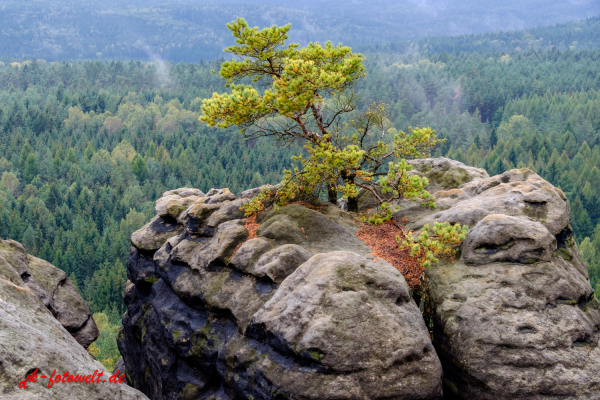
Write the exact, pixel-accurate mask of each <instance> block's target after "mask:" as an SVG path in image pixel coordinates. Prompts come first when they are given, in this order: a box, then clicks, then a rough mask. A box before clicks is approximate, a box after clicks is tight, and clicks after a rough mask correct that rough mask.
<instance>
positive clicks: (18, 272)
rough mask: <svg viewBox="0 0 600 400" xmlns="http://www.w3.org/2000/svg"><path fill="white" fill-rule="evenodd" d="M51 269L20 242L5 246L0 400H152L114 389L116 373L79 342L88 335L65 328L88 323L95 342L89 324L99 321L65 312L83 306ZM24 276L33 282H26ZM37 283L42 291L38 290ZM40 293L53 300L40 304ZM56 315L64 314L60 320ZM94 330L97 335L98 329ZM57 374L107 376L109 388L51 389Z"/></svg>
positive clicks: (1, 252) (0, 260)
mask: <svg viewBox="0 0 600 400" xmlns="http://www.w3.org/2000/svg"><path fill="white" fill-rule="evenodd" d="M46 264H47V263H45V262H42V261H41V260H39V259H36V258H35V257H31V256H29V257H28V256H27V253H25V251H24V249H23V247H22V246H20V245H19V244H18V243H17V242H13V241H0V393H1V395H0V397H1V398H2V399H7V400H29V399H31V400H34V399H36V400H37V399H57V400H81V399H89V400H94V399H97V400H104V399H140V400H141V399H146V398H147V397H146V396H145V395H143V394H142V393H140V392H139V391H137V390H135V389H133V388H131V387H129V386H127V385H125V384H114V383H108V377H109V376H110V372H109V371H107V370H106V369H105V368H104V366H102V364H100V363H99V362H97V361H95V360H94V359H93V358H92V356H91V355H90V354H89V353H88V352H87V351H86V350H85V349H84V348H83V347H82V346H80V344H79V343H78V342H77V341H76V340H75V338H74V337H73V336H75V335H80V336H81V335H83V333H82V329H81V328H80V329H79V330H78V331H77V332H75V335H73V333H70V332H68V331H67V329H65V327H64V326H63V325H62V324H67V325H71V326H76V325H79V324H80V322H81V320H83V323H84V328H83V329H85V330H87V331H88V332H87V335H88V336H89V335H90V332H89V330H90V326H91V325H90V322H89V321H92V323H93V320H92V319H91V318H89V319H87V320H86V319H85V318H80V317H81V316H82V315H84V314H82V313H81V310H80V309H78V307H77V306H75V307H74V308H73V310H68V309H65V308H64V307H63V305H64V304H71V303H72V302H73V301H77V300H74V299H73V297H74V296H73V293H72V289H73V288H70V287H69V286H68V285H65V284H64V282H69V281H68V280H67V281H65V279H66V277H63V276H62V275H61V274H60V273H58V272H57V271H56V268H54V267H52V266H51V265H50V264H47V265H46ZM50 267H52V268H50ZM27 274H30V275H29V276H28V275H27ZM22 275H25V276H26V277H27V279H28V282H24V280H23V278H22ZM63 278H64V279H63ZM34 280H35V281H36V282H37V284H36V285H33V284H32V282H33V281H34ZM61 282H62V283H61ZM49 289H52V291H48V290H49ZM39 291H44V292H45V293H46V295H47V296H46V297H44V298H43V299H40V298H39V297H38V296H39V293H40V292H39ZM50 309H54V310H58V311H57V313H58V319H57V318H55V317H54V316H53V313H51V312H50ZM86 311H87V307H86ZM88 314H89V313H88ZM85 315H87V314H85ZM61 320H62V321H61ZM59 321H60V322H59ZM86 321H87V322H86ZM61 323H62V324H61ZM93 327H94V329H95V325H93ZM72 335H73V336H72ZM95 335H96V336H97V330H96V333H95ZM92 336H94V334H92ZM94 338H95V336H94ZM87 340H88V339H86V341H87ZM35 369H38V373H37V375H38V378H39V379H38V381H37V382H35V383H33V382H30V383H29V387H28V388H27V389H20V388H19V382H21V381H23V380H24V379H25V378H26V377H27V375H29V374H30V373H32V372H33V371H34V370H35ZM54 370H56V371H57V372H59V373H64V372H67V371H69V372H70V373H72V374H74V375H76V374H80V375H89V374H93V373H94V371H96V370H98V371H102V372H103V377H102V379H104V378H106V382H104V383H85V382H83V383H74V382H70V383H55V384H54V386H52V388H48V381H49V379H48V378H41V376H42V375H45V376H47V377H50V376H51V375H52V372H53V371H54Z"/></svg>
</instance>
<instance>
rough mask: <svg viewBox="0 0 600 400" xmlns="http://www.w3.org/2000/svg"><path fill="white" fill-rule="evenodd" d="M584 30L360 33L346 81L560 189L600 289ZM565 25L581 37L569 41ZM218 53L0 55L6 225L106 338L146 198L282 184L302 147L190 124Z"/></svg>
mask: <svg viewBox="0 0 600 400" xmlns="http://www.w3.org/2000/svg"><path fill="white" fill-rule="evenodd" d="M577 28H579V30H577ZM584 28H585V29H583V28H581V27H580V26H579V25H577V26H576V25H574V23H569V24H565V25H560V26H557V27H552V28H543V29H544V30H545V31H544V32H546V33H547V34H546V37H547V38H550V37H551V38H552V39H551V41H552V43H557V44H558V43H563V45H562V46H558V45H557V46H553V45H552V44H551V43H550V42H549V41H546V42H543V43H540V45H539V46H523V47H519V48H518V49H517V48H515V47H514V46H512V45H508V44H507V43H513V42H514V40H513V39H511V37H510V35H513V36H514V37H520V38H525V39H527V36H526V33H519V32H513V33H511V34H510V35H508V36H507V35H504V36H502V35H503V34H501V33H495V34H484V35H480V36H478V38H479V45H473V44H472V43H473V38H472V37H471V36H458V37H452V38H442V37H439V38H435V39H433V38H429V39H421V41H420V42H412V43H411V44H410V46H412V50H411V51H406V49H407V48H408V47H410V46H408V47H407V45H405V44H402V45H400V44H397V45H394V44H389V45H381V46H365V47H364V49H363V50H364V51H365V59H366V62H365V65H366V68H367V71H368V75H367V77H365V78H364V79H362V80H361V81H360V83H359V84H358V86H357V87H356V94H357V95H358V97H359V99H360V100H359V103H358V108H359V109H365V108H366V107H368V105H369V104H372V103H373V102H384V103H386V105H387V106H386V107H387V111H388V118H389V120H390V121H391V122H392V124H393V126H394V129H396V130H404V131H407V130H408V127H409V126H413V127H423V126H431V127H432V128H434V129H435V130H436V132H437V134H438V136H439V137H441V138H445V139H447V140H446V141H445V142H444V143H443V144H442V145H440V146H439V147H438V148H436V149H435V152H434V156H447V157H450V158H453V159H456V160H459V161H462V162H464V163H466V164H468V165H472V166H478V167H481V168H485V169H486V170H487V171H488V172H489V173H490V175H495V174H500V173H502V172H503V171H505V170H508V169H511V168H521V167H526V168H530V169H532V170H534V171H535V172H537V173H538V174H539V175H541V176H542V177H543V178H545V179H546V180H548V181H549V182H551V183H552V184H554V185H556V186H558V187H560V188H561V189H562V190H563V191H564V192H565V194H566V195H567V197H568V199H569V201H570V205H571V209H572V220H571V225H572V227H573V230H574V234H575V237H576V240H577V242H578V244H579V247H580V250H581V253H582V255H583V257H584V259H585V261H586V262H587V263H588V266H589V270H590V279H591V282H592V286H593V287H596V289H597V292H598V291H600V263H599V262H598V257H597V254H600V138H599V135H600V49H598V48H597V47H598V46H597V43H598V40H597V39H598V35H599V33H600V24H599V23H598V19H597V18H596V19H590V20H588V21H586V22H585V23H584ZM540 29H541V28H540ZM573 34H575V35H579V36H578V38H580V40H579V42H580V43H587V44H586V45H585V46H579V48H578V47H577V46H575V48H570V46H569V44H570V43H572V42H573ZM519 35H520V36H519ZM501 38H504V39H503V40H500V39H501ZM511 40H512V41H513V42H511ZM465 43H471V45H469V46H467V45H466V44H465ZM513 44H514V43H513ZM564 44H566V45H564ZM593 44H595V45H593ZM419 45H420V46H421V48H422V47H424V46H425V47H426V51H421V52H417V51H414V50H415V49H416V48H417V46H419ZM571 47H572V46H571ZM222 62H223V59H221V60H212V61H201V60H199V61H197V62H193V63H192V62H179V63H173V62H164V61H154V62H147V61H133V60H132V61H129V60H78V61H54V62H47V61H45V60H42V59H20V60H18V59H11V60H7V61H6V62H3V63H0V176H1V179H0V237H1V238H5V239H15V240H17V241H20V242H21V243H23V245H24V246H25V247H26V249H27V251H28V252H29V253H31V254H33V255H35V256H37V257H40V258H43V259H45V260H48V261H49V262H51V263H52V264H54V265H55V266H57V267H59V268H61V269H63V270H64V271H65V272H66V273H67V274H68V275H69V276H70V278H71V279H72V280H73V281H74V282H75V283H76V285H77V286H78V288H79V290H80V292H81V293H82V295H83V297H84V298H85V299H86V300H87V301H88V303H89V306H90V310H91V311H92V313H103V314H105V315H106V316H107V317H108V320H107V321H104V320H102V321H103V323H102V326H107V327H106V332H109V333H107V334H106V335H110V337H111V338H114V336H115V335H116V331H115V330H114V329H113V328H111V326H110V325H111V324H112V325H118V324H119V323H120V315H121V314H122V313H123V312H124V310H125V306H124V304H123V302H122V300H121V292H122V289H123V284H124V282H125V281H126V280H127V277H126V271H125V263H126V258H127V255H128V252H129V246H130V245H129V237H130V235H131V233H132V232H133V231H135V230H137V229H139V228H140V227H141V226H142V225H144V223H145V222H147V221H148V220H149V219H150V218H152V217H153V216H154V201H155V199H156V198H158V197H160V195H161V194H162V193H163V192H164V191H166V190H170V189H174V188H178V187H184V186H187V187H195V188H199V189H201V190H203V191H207V190H209V189H210V188H213V187H228V188H230V189H231V190H232V191H233V192H235V193H239V192H241V191H242V190H245V189H248V188H251V187H256V186H260V185H262V184H265V183H276V182H278V181H279V179H280V178H281V176H282V171H283V170H284V169H285V168H288V167H289V166H290V164H291V162H292V161H291V156H292V155H293V154H297V153H298V152H300V151H301V147H299V146H298V147H295V146H294V145H292V146H291V147H285V148H278V147H277V145H276V144H275V143H273V142H271V141H268V140H251V141H243V140H242V139H241V137H240V135H239V133H238V132H237V131H236V130H235V129H228V130H218V129H213V128H209V127H208V126H206V125H204V124H202V123H201V122H199V120H198V117H199V115H200V106H201V104H202V99H204V98H208V97H210V96H211V95H212V93H213V92H223V91H225V90H226V88H225V86H224V82H223V81H221V80H220V79H219V77H218V76H217V75H216V74H214V73H213V72H212V71H214V70H218V69H219V66H220V63H222ZM111 329H112V330H111ZM103 335H104V331H103ZM111 340H112V341H111ZM105 342H106V343H107V344H106V345H99V347H101V346H104V347H103V348H102V349H100V350H101V351H104V352H105V353H107V354H108V353H111V352H112V353H111V356H112V357H114V356H115V354H114V352H115V351H117V353H118V350H116V346H114V340H113V339H110V338H109V339H106V340H105ZM101 343H102V342H101ZM111 346H112V347H111ZM107 354H105V357H108V355H107ZM101 357H102V356H101Z"/></svg>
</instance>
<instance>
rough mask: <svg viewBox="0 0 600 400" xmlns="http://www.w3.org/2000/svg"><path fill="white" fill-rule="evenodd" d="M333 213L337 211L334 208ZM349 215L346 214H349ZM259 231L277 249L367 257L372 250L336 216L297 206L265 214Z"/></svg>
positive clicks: (260, 217)
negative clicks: (288, 247)
mask: <svg viewBox="0 0 600 400" xmlns="http://www.w3.org/2000/svg"><path fill="white" fill-rule="evenodd" d="M331 209H337V211H338V212H341V211H340V210H339V209H338V208H337V207H336V206H334V205H331ZM346 214H347V213H346ZM257 222H258V223H260V224H261V225H260V227H259V228H258V230H257V231H256V234H257V235H258V236H259V237H262V238H264V239H266V240H268V241H269V242H271V243H273V244H274V245H277V246H279V245H282V244H297V245H299V246H302V247H304V248H305V249H307V250H309V251H312V252H313V253H320V252H330V251H335V250H347V249H352V251H354V252H356V253H358V254H361V255H366V254H369V253H371V249H370V248H369V247H367V246H366V245H365V243H364V242H363V241H362V240H360V239H358V238H357V237H356V231H355V230H353V229H351V228H350V227H348V226H347V225H343V224H341V223H339V221H338V222H336V221H335V218H334V216H332V215H328V214H324V213H321V212H318V211H315V210H311V209H309V208H306V207H303V206H301V205H298V204H290V205H287V206H285V207H281V208H280V209H279V210H277V211H271V212H268V213H263V214H261V215H259V217H258V218H257Z"/></svg>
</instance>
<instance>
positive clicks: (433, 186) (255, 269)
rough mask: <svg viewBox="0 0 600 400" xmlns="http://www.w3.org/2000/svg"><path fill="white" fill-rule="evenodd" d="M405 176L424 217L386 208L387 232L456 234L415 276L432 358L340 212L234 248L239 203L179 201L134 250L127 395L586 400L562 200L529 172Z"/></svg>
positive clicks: (592, 332)
mask: <svg viewBox="0 0 600 400" xmlns="http://www.w3.org/2000/svg"><path fill="white" fill-rule="evenodd" d="M411 164H412V165H413V167H414V170H413V171H412V173H413V174H418V175H422V176H426V177H427V178H428V179H429V181H430V184H429V186H428V189H429V190H430V192H431V193H433V196H434V197H435V199H436V203H437V208H435V209H431V208H424V207H421V206H420V205H418V204H416V203H413V202H401V203H400V205H401V206H402V208H401V210H399V211H398V212H397V213H395V214H394V218H396V219H397V220H398V221H401V222H402V223H403V224H404V225H406V226H407V227H408V228H409V229H413V230H417V231H419V230H421V229H422V228H423V226H424V225H425V224H432V223H434V222H445V221H448V222H451V223H460V224H466V225H468V226H469V227H470V229H469V232H468V235H467V237H466V239H465V241H464V243H463V244H462V246H461V255H460V258H459V259H458V260H456V261H455V262H451V261H449V260H442V261H441V262H440V263H438V264H437V265H435V266H433V267H432V268H431V269H430V270H428V271H427V275H428V280H429V285H430V295H431V299H432V303H433V314H432V323H433V347H432V345H431V342H430V341H429V335H428V332H427V329H426V326H425V323H424V321H423V318H422V316H421V315H420V313H419V311H418V309H417V307H416V305H415V304H414V302H413V301H412V300H411V298H410V295H409V290H408V287H407V285H406V282H405V281H404V279H403V278H402V277H401V275H400V274H399V273H398V272H397V270H396V269H395V268H393V267H392V266H390V265H389V264H387V263H386V262H383V261H381V260H378V259H375V258H374V257H373V256H372V255H371V254H370V253H371V249H369V248H368V247H366V245H365V244H364V243H363V242H361V241H360V240H358V239H357V238H356V235H355V234H356V230H357V225H356V221H355V220H354V219H353V217H352V216H351V214H349V213H347V212H344V211H342V210H341V209H340V208H339V207H336V206H333V205H331V204H321V205H320V207H319V208H320V209H319V210H318V211H317V210H313V209H309V208H306V207H303V206H300V205H297V204H293V205H289V206H286V207H283V208H281V209H279V210H278V211H270V212H266V213H263V214H261V215H259V216H258V218H257V219H256V223H258V224H260V226H259V228H258V229H257V230H256V232H255V235H253V236H252V238H250V239H249V234H250V231H249V230H248V229H247V227H246V225H245V221H244V220H243V214H242V213H241V212H240V210H239V207H240V205H241V204H242V203H243V201H244V200H243V199H236V198H235V196H233V195H232V194H231V193H230V192H229V191H228V190H226V189H222V190H214V189H213V190H211V191H210V192H209V193H207V194H206V195H204V194H200V193H198V192H196V191H193V190H191V189H179V190H177V191H172V192H168V193H165V196H164V197H163V198H162V199H159V200H158V201H157V207H156V210H157V217H156V218H154V219H153V220H152V221H150V222H149V223H148V224H147V225H146V226H145V227H143V228H142V229H140V230H139V231H138V232H136V233H134V234H133V236H132V244H133V247H132V248H131V253H130V258H129V262H128V277H129V280H130V281H129V282H128V283H127V286H126V289H125V293H124V298H125V302H126V303H127V304H128V311H127V314H126V315H125V317H124V320H123V330H122V332H121V334H120V338H119V348H120V350H121V352H122V354H123V357H124V361H123V363H124V365H125V366H126V368H127V372H128V376H129V379H130V380H131V383H132V384H133V385H134V386H135V387H137V388H140V389H141V390H143V391H144V392H145V393H147V394H148V395H149V397H150V398H152V399H170V398H181V399H214V400H216V399H222V400H225V399H232V400H233V399H246V398H253V399H428V398H441V396H442V390H441V386H442V385H443V387H444V396H445V397H444V398H446V399H455V398H456V399H484V400H486V399H494V400H496V399H540V400H541V399H597V398H600V349H599V339H600V330H599V329H598V327H600V304H599V303H598V301H597V300H596V299H595V297H594V293H593V290H592V288H591V286H590V283H589V279H588V276H587V269H586V267H585V265H584V264H583V263H582V261H581V257H580V256H579V252H578V250H577V247H576V245H575V243H574V240H573V238H572V232H571V228H570V226H569V218H570V209H569V205H568V202H567V199H566V197H565V195H564V194H563V193H562V192H561V191H560V190H559V189H557V188H555V187H554V186H552V185H550V184H549V183H548V182H546V181H545V180H543V179H542V178H541V177H539V176H538V175H536V174H535V173H533V172H532V171H530V170H527V169H518V170H512V171H508V172H506V173H504V174H501V175H498V176H494V177H489V176H488V174H487V173H486V172H485V171H484V170H482V169H478V168H472V167H467V166H465V165H464V164H462V163H460V162H457V161H453V160H449V159H445V158H438V159H425V160H415V161H411ZM257 193H258V190H256V189H252V190H249V191H247V192H245V194H244V196H243V198H250V197H252V196H255V195H256V194H257ZM373 206H374V203H373V198H372V196H371V195H370V194H369V193H361V195H360V199H359V208H360V209H361V210H363V211H364V210H368V209H370V208H372V207H373ZM340 207H343V202H342V203H341V204H340ZM255 227H256V226H253V228H255ZM251 231H252V233H254V230H253V229H251ZM440 361H441V366H440ZM442 368H443V381H441V376H442ZM441 382H443V383H441Z"/></svg>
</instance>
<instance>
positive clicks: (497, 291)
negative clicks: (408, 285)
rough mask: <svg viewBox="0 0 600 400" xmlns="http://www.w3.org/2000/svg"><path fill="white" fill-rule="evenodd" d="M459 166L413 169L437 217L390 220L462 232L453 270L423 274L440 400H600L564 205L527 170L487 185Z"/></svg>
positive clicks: (597, 316)
mask: <svg viewBox="0 0 600 400" xmlns="http://www.w3.org/2000/svg"><path fill="white" fill-rule="evenodd" d="M459 164H460V163H457V162H455V161H453V162H450V161H448V160H447V159H428V160H420V162H419V163H417V164H413V165H414V166H415V168H416V169H417V171H418V173H422V174H424V175H426V176H428V177H429V179H430V181H431V185H430V189H431V188H433V189H431V191H435V190H437V191H436V192H435V193H434V197H435V198H436V200H437V205H438V207H437V209H435V210H431V209H424V208H420V207H418V206H414V205H413V206H411V207H406V208H405V209H403V210H402V211H400V212H399V213H398V214H396V218H398V219H402V218H404V217H406V219H407V220H408V226H409V227H410V228H412V229H421V228H422V227H423V225H424V224H426V223H430V224H431V223H433V222H435V221H438V222H443V221H449V222H452V223H461V224H467V225H469V226H470V229H469V233H468V235H467V238H466V240H465V241H464V243H463V245H462V253H461V257H460V260H457V261H456V262H454V263H451V262H449V261H444V262H442V263H440V264H439V265H437V266H433V267H432V268H431V269H430V270H429V271H428V277H429V282H430V286H431V297H432V299H433V302H434V345H435V348H436V351H437V354H438V356H439V357H440V360H441V362H442V365H443V369H444V384H445V394H446V397H447V398H454V397H456V398H460V399H598V398H600V348H599V347H598V339H599V337H600V335H599V330H598V327H600V311H599V304H598V301H597V300H596V299H595V298H594V294H593V290H592V288H591V286H590V283H589V280H588V276H587V269H586V267H585V265H583V263H582V261H581V258H580V256H579V252H578V250H577V247H576V245H575V243H574V241H573V239H572V237H571V229H570V227H569V217H570V210H569V205H568V203H567V200H566V198H565V195H564V194H563V193H562V192H561V191H560V189H558V188H555V187H554V186H552V185H550V184H549V183H548V182H546V181H545V180H543V179H542V178H540V177H539V176H538V175H536V174H535V173H533V172H532V171H530V170H527V169H518V170H511V171H507V172H505V173H503V174H502V175H498V176H494V177H488V176H487V174H485V173H484V172H483V171H481V170H479V171H481V173H480V172H478V171H477V170H474V169H470V170H469V169H468V168H467V167H465V166H463V165H459ZM456 170H464V171H466V172H467V173H463V172H460V173H457V172H456ZM432 171H433V172H435V173H434V174H432ZM459 175H461V176H464V177H465V179H458V180H456V181H454V182H453V183H448V180H447V179H445V177H448V176H459Z"/></svg>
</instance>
